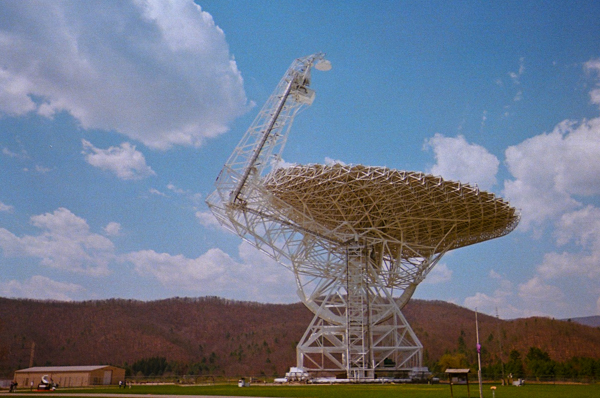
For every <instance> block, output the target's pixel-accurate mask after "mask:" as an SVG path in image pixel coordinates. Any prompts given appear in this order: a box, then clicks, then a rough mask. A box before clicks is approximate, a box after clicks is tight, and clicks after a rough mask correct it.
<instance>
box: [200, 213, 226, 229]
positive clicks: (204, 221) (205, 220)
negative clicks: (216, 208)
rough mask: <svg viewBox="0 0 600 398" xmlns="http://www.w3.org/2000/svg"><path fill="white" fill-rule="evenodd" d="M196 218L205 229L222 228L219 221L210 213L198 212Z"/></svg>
mask: <svg viewBox="0 0 600 398" xmlns="http://www.w3.org/2000/svg"><path fill="white" fill-rule="evenodd" d="M196 218H197V219H198V221H199V222H200V225H203V226H205V227H220V226H221V224H219V221H217V218H216V217H215V216H214V215H213V214H212V213H211V212H210V211H197V212H196Z"/></svg>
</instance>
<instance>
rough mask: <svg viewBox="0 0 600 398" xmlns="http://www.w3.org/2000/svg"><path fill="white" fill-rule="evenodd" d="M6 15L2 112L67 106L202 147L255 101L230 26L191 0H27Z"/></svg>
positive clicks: (98, 122)
mask: <svg viewBox="0 0 600 398" xmlns="http://www.w3.org/2000/svg"><path fill="white" fill-rule="evenodd" d="M0 15H2V16H3V18H2V21H1V22H0V53H1V54H2V64H1V65H0V114H1V113H4V114H8V115H12V116H19V115H25V114H27V113H30V112H36V113H37V114H39V115H42V116H45V117H53V115H55V114H56V113H57V112H61V111H66V112H69V113H70V114H71V115H72V116H73V117H75V118H76V119H77V120H78V122H79V123H80V124H81V126H82V127H83V128H86V129H92V128H94V129H103V130H111V131H112V130H114V131H118V132H119V133H121V134H124V135H126V136H128V137H129V138H131V139H135V140H138V141H140V142H143V143H144V144H145V145H147V146H150V147H154V148H160V149H165V148H169V147H170V146H172V145H194V146H199V145H201V144H202V142H203V141H204V140H205V139H206V138H209V137H214V136H217V135H219V134H221V133H223V132H225V131H227V130H228V125H229V123H230V122H231V121H232V120H233V119H235V118H236V117H238V116H240V115H241V114H243V113H244V112H245V111H246V109H247V106H248V105H247V99H246V96H245V93H244V90H243V80H242V77H241V74H240V72H239V70H238V69H237V66H236V63H235V61H234V60H233V58H232V57H231V56H230V54H229V48H228V45H227V42H226V40H225V35H224V33H223V31H222V30H221V29H220V28H219V27H218V26H217V25H216V24H215V22H214V21H213V18H212V16H211V15H210V14H208V13H206V12H204V11H202V9H201V8H200V6H198V5H196V4H195V3H194V2H193V1H192V0H174V1H170V2H163V1H158V0H127V1H122V0H108V1H103V2H101V3H98V4H96V5H95V6H94V7H90V6H89V4H87V3H85V2H80V1H74V0H70V1H60V2H56V1H43V2H41V3H40V1H33V0H22V1H18V2H0Z"/></svg>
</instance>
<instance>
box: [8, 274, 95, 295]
mask: <svg viewBox="0 0 600 398" xmlns="http://www.w3.org/2000/svg"><path fill="white" fill-rule="evenodd" d="M84 292H85V289H84V288H83V287H82V286H80V285H77V284H74V283H65V282H57V281H54V280H52V279H50V278H47V277H45V276H41V275H34V276H32V277H31V278H30V279H28V280H26V281H25V282H19V281H16V280H11V281H8V282H0V295H2V296H3V297H14V298H29V299H37V300H59V301H72V300H73V299H74V295H75V296H76V295H80V294H82V293H84Z"/></svg>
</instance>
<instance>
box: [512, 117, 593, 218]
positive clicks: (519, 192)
mask: <svg viewBox="0 0 600 398" xmlns="http://www.w3.org/2000/svg"><path fill="white" fill-rule="evenodd" d="M598 159H600V118H595V119H591V120H586V121H583V122H581V123H575V122H572V121H565V122H562V123H560V124H559V125H558V126H556V128H555V129H554V130H553V131H552V132H551V133H547V134H540V135H537V136H535V137H532V138H530V139H527V140H525V141H523V142H522V143H520V144H518V145H515V146H511V147H509V148H508V149H507V150H506V164H507V166H508V169H509V171H510V173H511V174H512V176H513V177H514V179H512V180H508V181H505V183H504V192H505V195H506V196H507V197H508V198H509V199H510V200H511V203H512V204H513V205H515V206H516V207H518V208H520V209H521V210H522V220H521V225H522V227H524V228H526V229H527V228H529V227H531V226H536V225H541V224H542V223H543V222H544V221H546V220H556V218H557V217H559V216H560V215H562V214H564V213H565V212H568V211H572V210H574V209H576V208H577V207H578V206H580V205H581V203H580V202H579V201H578V199H577V196H592V195H598V194H600V162H598Z"/></svg>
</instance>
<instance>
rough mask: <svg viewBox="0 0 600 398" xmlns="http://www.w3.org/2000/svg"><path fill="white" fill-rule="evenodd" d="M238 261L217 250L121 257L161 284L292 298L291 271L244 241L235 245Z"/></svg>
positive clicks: (236, 294) (205, 291)
mask: <svg viewBox="0 0 600 398" xmlns="http://www.w3.org/2000/svg"><path fill="white" fill-rule="evenodd" d="M239 255H240V259H241V261H238V260H235V259H234V258H232V257H231V256H230V255H228V254H227V253H225V252H223V251H222V250H220V249H217V248H214V249H210V250H208V251H207V252H206V253H204V254H202V255H201V256H199V257H197V258H187V257H185V256H183V255H180V254H179V255H171V254H168V253H157V252H155V251H153V250H142V251H138V252H132V253H128V254H126V255H123V256H122V260H123V261H127V262H130V263H132V264H133V265H134V269H135V271H136V272H137V273H138V274H139V275H141V276H145V277H150V278H154V279H156V280H157V281H158V282H160V283H161V284H162V285H164V286H165V287H169V288H172V289H176V290H187V291H190V292H194V293H196V294H202V295H218V296H225V297H231V298H234V299H238V300H253V301H264V300H270V301H280V302H281V301H287V302H290V301H294V300H297V296H295V295H294V294H293V293H290V292H294V291H295V289H293V288H294V286H295V285H294V280H293V276H292V273H291V272H290V271H287V270H286V269H285V268H284V267H282V266H280V265H278V264H277V263H276V262H275V261H274V260H272V259H270V258H268V257H266V256H265V255H264V254H262V253H261V252H259V251H258V250H257V249H255V248H253V247H251V246H250V245H248V244H247V243H242V244H241V245H240V247H239Z"/></svg>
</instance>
